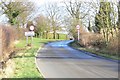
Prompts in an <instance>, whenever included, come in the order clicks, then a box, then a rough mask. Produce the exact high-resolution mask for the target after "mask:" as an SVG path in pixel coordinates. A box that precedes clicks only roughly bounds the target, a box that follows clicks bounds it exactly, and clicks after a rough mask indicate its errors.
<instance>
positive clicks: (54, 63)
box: [36, 40, 118, 78]
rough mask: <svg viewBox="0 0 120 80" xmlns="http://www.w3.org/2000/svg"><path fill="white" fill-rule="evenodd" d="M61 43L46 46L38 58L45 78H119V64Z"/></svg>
mask: <svg viewBox="0 0 120 80" xmlns="http://www.w3.org/2000/svg"><path fill="white" fill-rule="evenodd" d="M69 42H71V41H69V40H68V41H60V42H52V43H48V44H46V45H45V46H44V47H43V48H42V49H41V50H40V51H39V53H38V55H37V57H36V62H37V66H38V68H39V70H40V72H41V73H42V75H43V77H44V78H118V63H117V62H114V61H110V60H107V59H102V58H98V57H93V56H91V55H88V54H85V53H84V52H81V51H78V50H75V49H73V48H71V47H69V46H67V44H68V43H69Z"/></svg>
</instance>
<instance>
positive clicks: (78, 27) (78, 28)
mask: <svg viewBox="0 0 120 80" xmlns="http://www.w3.org/2000/svg"><path fill="white" fill-rule="evenodd" d="M76 29H77V30H78V41H79V39H80V26H79V25H77V26H76Z"/></svg>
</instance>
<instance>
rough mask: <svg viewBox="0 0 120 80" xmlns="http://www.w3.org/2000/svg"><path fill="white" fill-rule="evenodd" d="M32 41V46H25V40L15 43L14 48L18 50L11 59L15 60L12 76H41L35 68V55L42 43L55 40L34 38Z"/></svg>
mask: <svg viewBox="0 0 120 80" xmlns="http://www.w3.org/2000/svg"><path fill="white" fill-rule="evenodd" d="M33 41H34V42H33V46H32V48H31V47H26V40H20V41H19V43H17V44H16V48H17V49H18V50H19V51H17V53H16V55H15V57H14V58H13V59H12V60H13V61H14V62H15V72H14V74H13V76H12V77H13V78H43V76H42V75H41V74H40V73H39V71H38V70H37V67H36V64H35V55H36V54H37V50H38V49H39V47H41V46H42V45H43V44H45V43H47V42H50V41H56V40H53V39H42V40H41V39H40V38H34V39H33Z"/></svg>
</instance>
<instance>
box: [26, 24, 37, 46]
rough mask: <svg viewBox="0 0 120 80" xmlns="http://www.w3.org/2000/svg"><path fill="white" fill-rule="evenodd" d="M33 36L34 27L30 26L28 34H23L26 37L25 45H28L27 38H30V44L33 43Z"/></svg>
mask: <svg viewBox="0 0 120 80" xmlns="http://www.w3.org/2000/svg"><path fill="white" fill-rule="evenodd" d="M34 35H35V32H34V26H30V29H29V31H28V32H25V36H26V44H27V45H29V44H28V37H31V44H32V43H33V36H34Z"/></svg>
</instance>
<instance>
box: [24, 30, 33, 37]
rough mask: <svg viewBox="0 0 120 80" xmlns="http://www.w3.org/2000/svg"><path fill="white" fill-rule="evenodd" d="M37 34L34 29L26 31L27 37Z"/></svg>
mask: <svg viewBox="0 0 120 80" xmlns="http://www.w3.org/2000/svg"><path fill="white" fill-rule="evenodd" d="M34 35H35V32H34V31H29V32H25V36H26V37H29V36H31V37H32V36H34Z"/></svg>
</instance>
